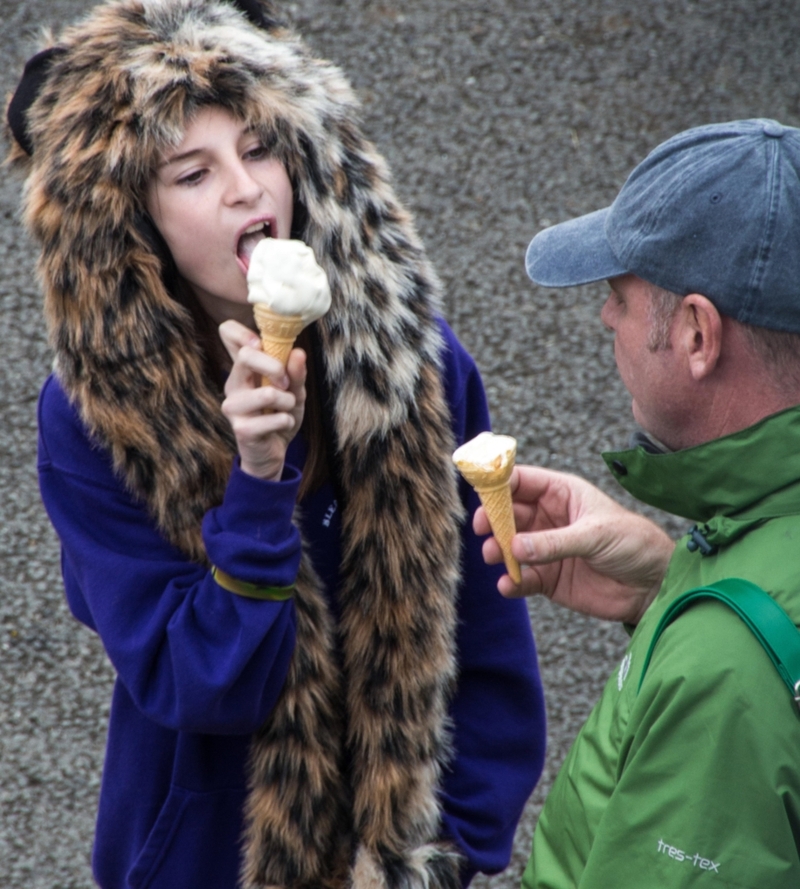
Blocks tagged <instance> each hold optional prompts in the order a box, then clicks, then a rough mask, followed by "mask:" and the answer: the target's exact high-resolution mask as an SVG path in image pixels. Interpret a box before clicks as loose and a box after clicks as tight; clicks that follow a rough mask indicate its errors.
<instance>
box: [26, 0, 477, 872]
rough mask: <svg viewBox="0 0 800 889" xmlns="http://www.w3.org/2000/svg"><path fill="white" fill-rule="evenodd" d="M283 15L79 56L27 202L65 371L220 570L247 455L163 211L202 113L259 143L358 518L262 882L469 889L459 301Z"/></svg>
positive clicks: (303, 681)
mask: <svg viewBox="0 0 800 889" xmlns="http://www.w3.org/2000/svg"><path fill="white" fill-rule="evenodd" d="M254 2H256V0H251V2H250V6H251V7H252V6H253V4H254ZM261 9H262V12H263V16H264V24H265V26H266V27H264V28H259V27H257V26H256V25H254V24H253V23H252V22H251V21H248V19H247V17H246V16H245V15H243V14H242V13H241V12H239V11H238V10H237V9H235V8H234V7H233V6H232V5H229V4H228V3H226V2H222V0H147V2H141V0H121V2H115V3H109V4H106V5H104V6H101V7H99V8H98V9H97V10H96V11H95V12H94V13H92V14H91V15H90V17H89V18H88V19H86V20H85V21H84V22H82V23H80V24H78V25H77V26H75V27H73V28H72V29H69V30H67V31H66V32H65V33H64V34H63V35H62V37H61V39H60V41H59V42H60V45H62V46H63V47H65V50H66V51H65V52H63V53H61V54H59V55H58V56H57V57H56V58H55V59H54V61H53V64H52V67H51V69H50V73H49V75H48V78H47V81H46V84H45V86H44V89H43V90H42V92H41V93H40V95H39V97H38V99H37V101H36V103H35V104H34V106H33V107H32V108H31V111H30V114H29V119H28V120H29V132H30V135H31V138H32V142H33V145H34V148H35V150H34V154H33V159H32V160H31V161H29V162H28V169H27V180H26V191H25V218H26V221H27V224H28V226H29V227H30V229H31V231H32V232H33V234H34V235H35V237H36V238H37V239H38V241H39V242H40V244H41V259H40V263H39V270H40V274H41V278H42V281H43V286H44V294H45V311H46V316H47V321H48V325H49V330H50V336H51V341H52V345H53V348H54V351H55V355H56V366H57V372H58V374H59V377H60V379H61V381H62V384H63V385H64V387H65V389H66V391H67V393H68V394H69V396H70V398H71V399H72V400H73V401H74V403H76V404H77V406H78V408H79V410H80V412H81V416H82V417H83V419H84V421H85V422H86V424H87V425H88V428H89V429H90V431H91V433H92V435H94V436H95V437H96V438H97V439H98V440H99V441H100V442H101V443H102V444H103V445H105V446H106V447H107V448H108V449H109V450H110V452H111V454H112V455H113V460H114V465H115V467H116V468H117V471H118V472H119V473H120V475H121V477H122V478H123V479H124V480H125V483H126V484H127V486H128V488H129V489H130V491H131V492H132V493H133V494H134V495H135V496H136V497H138V498H141V499H142V500H143V501H144V502H145V503H146V504H147V506H148V508H149V510H150V512H151V513H152V515H153V518H154V520H155V521H156V522H157V524H158V526H159V528H160V529H161V531H162V532H163V534H164V535H165V537H166V538H167V539H169V540H170V541H172V542H173V543H174V544H176V545H177V546H178V547H180V548H181V549H182V550H183V551H184V552H185V553H186V554H187V555H188V556H189V557H191V558H192V559H194V560H197V561H201V562H205V561H206V555H205V552H204V548H203V543H202V538H201V534H200V521H201V519H202V516H203V515H204V513H205V512H206V511H207V510H208V509H209V508H210V507H212V506H214V505H215V504H217V503H219V502H220V501H221V499H222V495H223V492H224V489H225V485H226V481H227V478H228V474H229V472H230V465H231V460H232V458H233V456H234V440H233V438H232V435H231V432H230V429H229V427H228V424H227V422H226V420H225V419H224V417H223V416H222V414H221V411H220V407H219V399H218V396H217V394H216V393H215V392H214V391H213V388H212V387H210V386H209V385H208V384H207V382H206V379H205V377H204V373H203V364H202V356H201V355H200V353H199V351H198V349H197V348H196V347H195V346H194V345H193V343H194V341H195V337H194V335H193V331H192V324H191V320H190V318H189V316H188V314H187V313H186V312H185V311H184V310H183V309H182V308H181V307H180V306H179V305H178V304H177V303H176V302H175V301H173V299H172V298H171V297H170V295H169V293H168V291H167V288H166V287H165V284H164V281H163V279H162V263H161V260H160V259H159V256H158V253H157V251H155V250H154V247H153V244H152V241H151V239H150V238H148V236H147V233H146V231H145V230H144V228H143V226H142V224H141V218H140V215H139V214H140V208H141V207H142V195H143V192H144V188H145V186H146V183H147V181H148V177H149V176H150V172H151V170H152V169H153V167H154V164H155V161H156V159H157V158H158V157H159V156H160V155H161V153H162V152H163V151H164V150H165V149H167V148H169V147H171V146H174V145H176V144H177V143H178V142H179V141H180V139H181V136H182V133H183V130H184V126H185V124H186V121H187V119H188V118H189V117H190V116H191V114H192V113H193V112H194V111H195V110H196V109H197V108H198V107H201V106H203V105H207V104H213V103H219V104H222V105H224V106H225V107H227V108H228V109H230V110H231V111H233V112H234V113H235V114H237V115H238V116H240V117H241V118H242V119H245V120H247V121H248V122H250V123H251V124H252V125H253V126H255V127H256V128H257V130H258V131H259V132H260V133H262V135H263V137H264V138H265V139H268V140H269V142H270V144H271V145H272V146H273V147H274V150H275V152H276V154H277V156H278V157H280V158H281V159H282V160H283V162H284V164H285V165H286V168H287V170H288V172H289V175H290V178H291V180H292V184H293V187H294V190H295V197H296V199H298V200H299V202H300V203H301V204H302V206H303V207H304V208H305V215H306V217H307V219H306V222H305V226H304V231H303V232H302V234H301V236H302V237H303V239H304V240H305V241H306V242H307V243H308V244H309V245H310V246H311V247H312V248H313V250H314V252H315V254H316V256H317V258H318V260H319V262H320V264H321V265H322V266H323V268H324V269H325V271H326V272H327V274H328V277H329V280H330V283H331V290H332V297H333V305H332V308H331V311H330V312H329V313H328V315H327V316H325V318H324V319H323V320H322V321H321V322H319V324H318V334H319V338H320V341H321V345H322V349H321V352H322V356H323V361H324V374H325V378H326V382H327V386H328V388H329V390H330V392H331V402H332V405H333V408H332V412H333V416H332V426H333V429H334V432H335V438H336V441H335V450H336V452H337V464H338V465H339V466H340V478H339V481H340V484H341V487H342V490H343V492H344V495H345V496H344V500H345V502H344V504H343V506H342V523H343V540H342V544H343V563H342V566H341V598H340V606H341V620H340V625H339V629H338V633H339V640H340V644H341V647H342V651H343V665H342V667H341V669H340V668H339V666H337V664H338V661H337V659H336V658H335V657H334V656H333V648H334V628H333V623H332V620H331V616H330V615H329V613H328V609H327V605H326V600H325V597H324V594H323V591H322V589H321V584H320V581H319V579H318V578H317V577H316V576H315V575H314V572H313V570H312V569H311V567H310V562H309V560H308V559H307V558H306V557H304V559H303V563H302V566H301V569H300V574H299V577H298V581H297V596H296V610H297V642H296V646H295V653H294V656H293V660H292V663H291V667H290V671H289V677H288V679H287V681H286V684H285V687H284V690H283V693H282V695H281V698H280V700H279V702H278V704H277V705H276V707H275V710H274V712H273V714H272V715H271V717H270V719H269V721H268V722H267V724H266V725H265V726H264V727H263V728H262V729H261V730H260V731H259V732H258V733H257V734H256V736H255V737H254V739H253V745H252V757H251V769H250V775H251V777H250V782H251V791H250V796H249V801H248V804H247V812H246V820H247V835H246V838H245V854H244V864H243V869H242V885H243V886H244V887H247V889H250V887H257V886H279V887H283V889H290V887H292V889H294V887H297V889H299V887H308V889H310V887H315V889H318V887H331V889H334V887H335V889H339V887H348V886H352V887H354V889H384V887H386V889H388V887H408V889H411V887H414V889H416V887H419V889H423V887H425V889H429V887H430V889H435V887H451V886H452V887H455V886H458V885H460V882H459V878H458V871H459V866H460V864H461V860H460V856H459V855H458V854H457V853H456V851H455V850H454V849H453V848H452V847H451V846H449V845H448V844H446V843H443V842H441V841H440V840H439V839H438V836H439V827H440V810H439V803H438V800H437V792H438V787H439V781H440V773H441V769H442V766H443V764H444V763H445V762H446V760H447V758H448V755H449V742H448V738H449V732H448V717H447V703H448V698H449V695H450V694H451V692H452V688H453V684H454V681H455V671H456V668H455V652H454V637H455V620H456V617H455V596H456V589H457V583H458V564H457V559H458V551H459V537H458V526H459V522H460V521H461V519H462V516H461V507H460V504H459V500H458V496H457V489H456V482H455V478H454V472H453V467H452V465H451V461H450V459H449V455H450V453H451V452H452V449H453V444H454V443H453V439H452V432H451V424H450V417H449V413H448V410H447V406H446V402H445V398H444V394H443V388H442V380H441V362H440V352H441V349H442V342H441V338H440V335H439V332H438V328H437V325H436V321H435V312H436V309H437V306H438V284H437V282H436V280H435V278H434V276H433V273H432V271H431V269H430V268H429V266H428V263H427V261H426V259H425V256H424V253H423V251H422V248H421V246H420V244H419V242H418V239H417V237H416V235H415V233H414V230H413V227H412V225H411V222H410V220H409V217H408V215H407V214H406V212H405V211H404V210H403V209H402V207H401V206H400V205H399V203H398V201H397V199H396V198H395V196H394V193H393V191H392V188H391V185H390V182H389V178H388V174H387V170H386V168H385V165H384V162H383V160H382V159H381V157H380V156H379V155H378V154H377V153H376V152H375V150H374V148H373V147H372V146H371V145H370V144H369V143H368V142H367V141H366V140H365V139H364V137H363V136H362V134H361V131H360V129H359V123H358V108H357V103H356V100H355V98H354V96H353V94H352V92H351V90H350V88H349V86H348V85H347V83H346V81H345V80H344V78H343V77H342V75H341V73H340V72H339V71H338V69H337V68H335V67H334V66H332V65H330V64H329V63H327V62H324V61H321V60H318V59H315V58H313V57H312V56H311V55H310V54H309V53H308V51H307V50H306V48H305V47H304V46H303V44H302V43H301V42H300V41H299V40H298V38H297V37H296V36H295V35H294V34H293V33H292V32H291V31H290V30H289V29H288V28H286V27H285V26H283V25H282V24H280V21H279V16H278V15H277V14H276V10H275V9H274V8H273V6H272V5H271V4H269V3H267V2H264V3H262V4H261ZM343 763H347V768H346V769H345V768H344V767H343Z"/></svg>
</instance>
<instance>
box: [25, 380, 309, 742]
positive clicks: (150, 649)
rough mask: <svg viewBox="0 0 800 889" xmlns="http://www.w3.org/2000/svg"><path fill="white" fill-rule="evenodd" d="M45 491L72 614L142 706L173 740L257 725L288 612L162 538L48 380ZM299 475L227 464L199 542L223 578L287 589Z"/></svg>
mask: <svg viewBox="0 0 800 889" xmlns="http://www.w3.org/2000/svg"><path fill="white" fill-rule="evenodd" d="M38 469H39V483H40V489H41V494H42V499H43V501H44V505H45V508H46V509H47V512H48V515H49V516H50V519H51V521H52V523H53V525H54V527H55V529H56V532H57V533H58V536H59V538H60V540H61V547H62V571H63V575H64V584H65V589H66V593H67V599H68V601H69V604H70V608H71V609H72V612H73V614H74V615H75V616H76V617H77V618H78V619H79V620H81V621H82V622H83V623H85V624H87V625H88V626H89V627H91V628H92V629H94V630H96V631H97V633H98V634H99V635H100V637H101V639H102V641H103V645H104V646H105V649H106V651H107V653H108V655H109V658H110V659H111V662H112V663H113V665H114V667H115V669H116V671H117V673H118V674H119V677H120V680H121V681H122V683H123V684H124V685H125V687H126V689H127V690H128V692H129V694H130V695H131V697H132V699H133V701H134V702H135V704H136V706H137V707H138V708H139V710H140V711H141V712H142V713H143V714H144V715H145V716H147V717H148V718H150V719H152V720H153V721H154V722H156V723H158V724H160V725H162V726H164V727H167V728H171V729H174V730H184V731H194V732H205V733H219V734H228V733H230V734H243V733H248V732H251V731H253V730H255V729H256V728H257V727H258V726H259V725H261V724H262V723H263V721H264V719H265V718H266V717H267V715H268V714H269V712H270V710H271V709H272V707H273V705H274V703H275V701H276V699H277V697H278V694H279V693H280V690H281V688H282V685H283V682H284V679H285V676H286V672H287V670H288V666H289V660H290V658H291V654H292V650H293V647H294V605H293V603H292V601H291V599H288V600H285V601H264V600H260V599H252V598H247V597H245V596H241V595H236V594H234V593H231V592H229V591H228V590H227V589H224V588H222V587H221V586H219V584H218V583H217V582H216V581H215V580H214V577H213V576H212V573H211V572H210V571H209V570H208V569H207V568H205V567H204V566H202V565H198V564H196V563H193V562H190V561H189V560H188V559H187V558H186V557H185V556H184V555H183V554H182V553H181V552H180V551H178V550H177V549H176V548H175V547H173V546H172V545H171V544H169V543H168V542H167V541H166V540H165V539H164V538H163V537H162V536H161V535H160V534H159V532H158V530H157V529H156V527H155V525H154V523H153V521H152V520H151V518H150V517H149V515H148V513H147V511H146V509H145V507H144V506H143V505H142V504H141V503H139V502H137V501H135V500H134V499H133V498H132V497H131V496H130V495H129V494H128V493H127V492H126V491H125V489H124V487H123V485H122V483H121V482H120V480H119V478H118V477H117V476H116V475H115V473H114V471H113V469H112V467H111V463H110V459H109V456H108V454H107V452H105V451H104V450H102V449H101V448H99V447H97V446H96V445H95V444H94V443H93V442H92V441H91V440H90V439H89V437H88V435H87V433H86V430H85V427H84V426H83V424H82V423H81V421H80V419H79V417H78V415H77V413H76V412H75V410H74V409H73V407H72V406H71V405H70V404H69V402H68V400H67V398H66V395H65V394H64V392H63V390H62V389H61V387H60V385H59V384H58V381H57V380H56V379H55V377H50V378H49V379H48V381H47V382H46V383H45V385H44V387H43V389H42V393H41V396H40V399H39V458H38ZM299 480H300V474H299V472H298V471H297V470H295V469H292V468H291V467H287V472H286V473H285V478H284V480H282V481H280V482H265V481H262V480H259V479H254V478H252V477H250V476H248V475H246V474H245V473H243V472H242V471H241V470H240V469H238V468H236V467H234V469H233V471H232V474H231V478H230V481H229V484H228V488H227V492H226V495H225V498H224V501H223V503H222V504H221V505H220V506H219V507H217V508H216V509H213V510H210V511H209V513H207V515H206V517H205V520H204V523H203V537H204V541H205V544H206V548H207V551H208V553H209V557H210V559H211V560H212V561H213V562H214V564H215V565H216V567H217V568H218V569H220V570H221V571H223V572H225V574H226V575H228V576H230V577H233V578H237V579H239V580H244V581H248V582H250V583H253V584H257V585H259V586H263V587H290V586H291V585H292V584H293V583H294V580H295V577H296V574H297V570H298V567H299V562H300V546H301V545H300V537H299V533H298V531H297V529H296V528H295V526H294V525H293V524H292V513H293V509H294V504H295V499H296V496H297V489H298V486H299Z"/></svg>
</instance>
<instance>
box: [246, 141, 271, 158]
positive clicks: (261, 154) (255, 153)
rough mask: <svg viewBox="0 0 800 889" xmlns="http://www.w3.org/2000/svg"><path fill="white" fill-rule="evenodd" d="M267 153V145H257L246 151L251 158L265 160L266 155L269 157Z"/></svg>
mask: <svg viewBox="0 0 800 889" xmlns="http://www.w3.org/2000/svg"><path fill="white" fill-rule="evenodd" d="M267 155H268V153H267V147H266V145H256V146H255V147H254V148H251V149H249V150H248V151H246V152H245V155H244V156H245V157H247V158H249V159H250V160H254V161H259V160H263V159H264V158H265V157H267Z"/></svg>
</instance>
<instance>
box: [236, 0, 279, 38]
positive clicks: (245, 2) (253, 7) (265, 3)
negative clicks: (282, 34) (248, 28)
mask: <svg viewBox="0 0 800 889" xmlns="http://www.w3.org/2000/svg"><path fill="white" fill-rule="evenodd" d="M228 2H229V3H230V4H231V6H235V7H236V8H237V9H238V10H239V11H240V12H243V13H244V14H245V15H246V16H247V18H248V19H249V20H250V21H251V22H252V23H253V24H254V25H257V26H258V27H259V28H264V29H265V30H267V31H271V30H272V29H273V28H279V27H281V26H283V25H285V22H283V21H281V19H280V18H279V17H278V14H277V12H276V10H275V4H274V3H272V2H271V0H228Z"/></svg>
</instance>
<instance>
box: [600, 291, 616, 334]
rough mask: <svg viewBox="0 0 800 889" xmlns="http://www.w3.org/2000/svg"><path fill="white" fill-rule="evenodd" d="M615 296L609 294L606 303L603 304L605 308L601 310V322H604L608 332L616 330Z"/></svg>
mask: <svg viewBox="0 0 800 889" xmlns="http://www.w3.org/2000/svg"><path fill="white" fill-rule="evenodd" d="M613 303H614V294H613V293H609V294H608V296H607V297H606V301H605V302H604V303H603V308H602V309H600V320H601V321H602V322H603V326H604V327H605V328H606V329H607V330H614V306H613Z"/></svg>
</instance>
